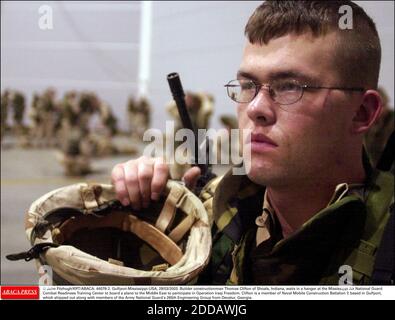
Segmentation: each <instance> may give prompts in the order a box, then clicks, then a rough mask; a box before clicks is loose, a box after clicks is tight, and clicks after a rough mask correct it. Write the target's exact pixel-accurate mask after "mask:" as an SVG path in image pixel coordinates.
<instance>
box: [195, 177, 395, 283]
mask: <svg viewBox="0 0 395 320" xmlns="http://www.w3.org/2000/svg"><path fill="white" fill-rule="evenodd" d="M368 171H369V172H370V173H369V174H368V179H367V182H366V183H365V184H364V185H359V186H358V185H354V186H352V185H347V184H341V185H338V186H337V188H336V191H335V193H334V195H333V198H332V200H331V202H330V203H329V205H328V206H327V207H326V208H324V209H323V210H321V211H320V212H318V213H317V214H315V215H314V216H313V217H312V218H311V219H310V220H308V221H307V222H305V223H304V224H303V225H302V227H301V228H300V229H299V230H297V231H295V232H294V233H293V234H291V235H290V236H289V237H288V238H286V239H283V237H282V231H281V226H280V224H279V222H278V220H277V218H276V216H275V214H274V213H273V212H272V211H271V210H270V209H271V208H267V204H266V203H264V198H265V197H264V195H265V187H263V186H258V185H256V184H254V183H253V182H251V181H250V180H249V179H248V177H247V176H235V175H232V172H231V171H230V172H229V173H228V174H226V175H225V176H224V177H222V178H217V179H215V180H213V181H212V182H210V183H209V184H208V185H207V186H206V187H205V189H203V191H202V193H201V198H202V200H203V201H204V203H205V206H206V209H207V210H208V211H209V213H210V215H211V219H212V223H213V224H212V232H213V248H212V257H211V261H210V263H209V265H208V267H207V268H206V270H205V272H204V273H202V274H201V275H200V277H199V281H198V283H199V284H221V285H224V284H238V285H246V284H259V285H293V284H298V285H301V284H338V283H339V275H338V273H339V267H340V266H342V265H349V266H351V267H352V271H353V272H352V275H353V283H354V284H368V283H369V280H370V277H371V274H372V271H373V266H374V261H375V260H374V258H375V252H376V249H377V247H378V245H379V244H380V240H381V236H382V234H383V229H384V228H385V225H386V222H387V221H388V218H389V214H390V213H389V212H390V209H389V208H390V207H391V206H392V207H393V203H394V195H393V194H394V177H393V175H392V174H389V173H384V172H379V171H375V170H368ZM265 206H266V207H265ZM263 211H266V212H268V213H269V214H268V215H267V216H268V219H267V221H266V223H264V224H260V223H259V218H260V216H261V214H262V212H263ZM262 226H265V227H267V228H268V231H269V236H268V237H266V239H265V241H263V242H261V243H260V244H258V246H256V234H257V229H258V228H261V227H262Z"/></svg>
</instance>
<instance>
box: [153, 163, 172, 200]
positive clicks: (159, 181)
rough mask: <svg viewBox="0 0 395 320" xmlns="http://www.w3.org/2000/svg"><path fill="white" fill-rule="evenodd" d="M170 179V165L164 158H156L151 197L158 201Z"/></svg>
mask: <svg viewBox="0 0 395 320" xmlns="http://www.w3.org/2000/svg"><path fill="white" fill-rule="evenodd" d="M168 179H169V166H168V165H167V164H166V163H165V162H164V160H163V159H162V158H157V159H155V163H154V175H153V178H152V183H151V199H152V200H154V201H158V200H159V198H160V195H161V193H162V192H163V190H164V189H165V186H166V183H167V180H168Z"/></svg>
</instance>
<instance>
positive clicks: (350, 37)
mask: <svg viewBox="0 0 395 320" xmlns="http://www.w3.org/2000/svg"><path fill="white" fill-rule="evenodd" d="M343 5H348V6H350V7H351V8H352V13H353V28H352V29H345V30H342V29H340V28H339V19H340V17H341V15H340V14H339V8H340V7H341V6H343ZM333 31H335V32H338V34H339V35H340V37H339V42H338V43H337V50H336V56H335V62H336V67H337V69H338V72H339V76H340V79H341V80H340V81H341V82H342V83H341V85H344V86H365V87H369V88H374V89H376V88H377V85H378V77H379V72H380V62H381V46H380V39H379V36H378V33H377V29H376V26H375V23H374V22H373V20H372V19H371V18H370V17H369V16H368V15H367V14H366V13H365V11H364V10H363V9H362V8H361V7H360V6H358V5H357V4H355V3H353V2H351V1H348V0H343V1H273V0H272V1H270V0H269V1H265V2H264V3H263V4H261V5H260V6H259V7H258V8H257V9H256V10H255V12H254V13H253V14H252V16H251V17H250V19H249V20H248V23H247V25H246V28H245V34H246V36H247V38H248V40H249V41H250V42H251V43H259V44H267V43H268V42H269V41H270V40H272V39H275V38H279V37H282V36H285V35H287V34H304V33H307V32H311V33H312V34H313V35H314V36H315V37H319V36H323V35H325V34H327V33H329V32H333Z"/></svg>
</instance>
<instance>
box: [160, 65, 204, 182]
mask: <svg viewBox="0 0 395 320" xmlns="http://www.w3.org/2000/svg"><path fill="white" fill-rule="evenodd" d="M167 81H168V82H169V86H170V91H171V93H172V95H173V99H174V101H175V102H176V105H177V110H178V114H179V115H180V118H181V122H182V126H183V127H184V128H185V129H189V130H191V131H192V132H193V134H194V136H195V143H194V145H193V146H192V144H190V147H191V148H193V149H194V152H195V162H194V163H195V165H198V166H199V168H200V169H201V170H202V171H203V170H205V166H204V165H199V144H198V135H197V131H196V128H194V126H193V124H192V121H191V118H190V117H189V113H188V110H187V105H186V103H185V93H184V89H183V88H182V84H181V80H180V76H179V75H178V73H176V72H173V73H170V74H169V75H168V76H167ZM203 173H204V172H202V174H203Z"/></svg>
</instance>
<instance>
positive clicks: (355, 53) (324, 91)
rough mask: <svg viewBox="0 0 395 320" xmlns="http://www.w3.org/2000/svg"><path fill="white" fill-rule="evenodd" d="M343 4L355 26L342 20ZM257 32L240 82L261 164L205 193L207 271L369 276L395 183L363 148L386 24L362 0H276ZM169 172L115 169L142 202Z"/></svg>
mask: <svg viewBox="0 0 395 320" xmlns="http://www.w3.org/2000/svg"><path fill="white" fill-rule="evenodd" d="M342 5H347V6H349V7H350V8H351V9H352V14H353V28H352V29H342V28H339V19H340V17H341V15H340V14H339V8H340V7H341V6H342ZM245 33H246V36H247V40H248V41H247V43H246V45H245V48H244V54H243V58H242V62H241V66H240V68H239V70H238V72H237V80H233V81H231V82H230V83H229V84H228V94H229V96H230V97H231V98H232V99H233V100H234V101H236V102H237V113H238V125H239V128H240V129H249V130H251V131H252V134H251V135H249V136H248V138H247V139H246V140H245V141H243V143H244V148H247V147H250V148H251V157H250V159H249V158H248V157H246V158H245V159H244V162H245V163H247V164H249V165H250V170H249V171H248V173H247V175H245V176H236V175H232V171H230V172H229V173H228V174H226V175H225V176H224V177H222V179H216V180H215V181H214V182H212V183H211V184H209V185H208V186H207V187H206V190H203V192H202V194H201V196H202V198H203V200H205V204H206V207H207V208H208V209H210V208H212V210H211V213H212V218H213V221H214V223H213V249H212V260H211V263H210V265H209V266H208V268H207V269H206V272H205V274H203V275H202V276H201V283H211V284H225V283H228V284H260V285H267V284H275V285H290V284H338V283H339V282H341V279H340V277H339V275H338V274H339V273H342V272H344V271H342V270H344V266H345V267H346V268H345V269H346V270H347V269H349V268H348V267H347V266H349V267H350V268H352V275H353V278H352V279H351V280H352V281H353V283H354V284H363V283H369V282H370V279H371V277H372V270H373V265H374V262H375V254H374V253H375V251H376V249H377V246H378V245H379V243H380V239H381V237H382V233H383V229H384V226H385V224H386V222H387V220H388V217H389V208H390V207H391V204H392V206H393V189H394V180H393V176H392V175H390V174H387V173H383V172H379V171H377V170H375V169H373V168H372V167H371V166H370V164H369V163H368V161H364V159H365V160H366V157H364V156H363V143H362V141H363V136H364V134H365V133H366V132H367V131H368V130H369V128H370V127H371V126H372V124H373V123H374V121H375V120H376V118H377V116H378V115H379V113H380V110H381V98H380V95H379V93H378V92H377V82H378V76H379V69H380V59H381V49H380V41H379V37H378V34H377V31H376V27H375V24H374V23H373V21H372V20H371V18H370V17H368V16H367V15H366V13H365V12H364V11H363V9H362V8H361V7H359V6H358V5H356V4H354V3H352V2H350V1H266V2H264V3H263V4H262V5H260V6H259V7H258V8H257V9H256V11H255V12H254V13H253V15H252V16H251V17H250V19H249V21H248V23H247V26H246V28H245ZM247 167H248V166H247ZM198 175H199V169H197V168H192V169H190V171H188V172H187V173H186V174H185V176H184V180H185V181H186V182H187V184H188V185H189V186H190V187H193V184H194V181H196V177H197V176H198ZM167 179H168V166H167V165H166V164H164V163H163V161H162V159H147V158H140V159H137V160H132V161H128V162H126V163H122V164H118V165H117V166H115V167H114V169H113V171H112V181H113V184H114V186H115V189H116V191H117V195H118V198H119V200H120V201H122V203H123V204H125V205H127V204H129V203H130V204H132V206H133V207H134V208H135V209H139V208H140V207H146V206H148V204H149V202H150V201H151V200H154V201H155V200H157V199H158V197H159V194H160V193H161V192H162V190H163V188H164V186H165V183H166V181H167ZM218 180H220V181H219V182H218ZM210 194H213V196H210Z"/></svg>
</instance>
